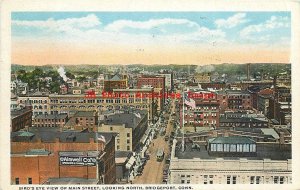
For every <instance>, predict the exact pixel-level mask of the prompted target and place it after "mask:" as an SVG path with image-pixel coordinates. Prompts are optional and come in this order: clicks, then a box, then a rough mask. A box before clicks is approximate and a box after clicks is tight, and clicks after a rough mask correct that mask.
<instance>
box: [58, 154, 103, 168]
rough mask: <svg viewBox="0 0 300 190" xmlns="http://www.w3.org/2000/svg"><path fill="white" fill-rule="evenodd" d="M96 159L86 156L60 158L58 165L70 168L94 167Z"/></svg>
mask: <svg viewBox="0 0 300 190" xmlns="http://www.w3.org/2000/svg"><path fill="white" fill-rule="evenodd" d="M96 162H97V159H96V157H87V156H60V157H59V164H60V165H72V166H74V165H75V166H96Z"/></svg>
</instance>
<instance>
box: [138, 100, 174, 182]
mask: <svg viewBox="0 0 300 190" xmlns="http://www.w3.org/2000/svg"><path fill="white" fill-rule="evenodd" d="M174 105H175V100H174V99H173V100H172V102H171V114H170V116H169V120H168V125H167V129H166V135H170V133H171V131H172V128H173V124H171V118H172V116H171V115H172V113H173V112H174V110H175V109H174V108H175V106H174ZM153 144H154V145H153ZM162 147H163V148H164V151H165V158H166V156H167V155H168V154H169V153H170V150H169V146H168V142H165V140H164V136H160V134H158V135H157V139H154V140H153V143H152V144H151V145H150V147H149V149H148V151H149V153H150V160H148V162H147V164H146V165H145V167H144V170H143V174H142V175H141V176H137V177H136V178H135V179H134V180H133V184H161V183H162V179H163V169H164V167H165V165H166V164H165V159H164V160H163V161H162V162H157V161H156V151H157V149H159V148H162Z"/></svg>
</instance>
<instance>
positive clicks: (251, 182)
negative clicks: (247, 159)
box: [250, 176, 254, 184]
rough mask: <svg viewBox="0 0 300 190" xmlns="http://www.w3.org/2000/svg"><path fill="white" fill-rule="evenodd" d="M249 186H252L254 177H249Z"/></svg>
mask: <svg viewBox="0 0 300 190" xmlns="http://www.w3.org/2000/svg"><path fill="white" fill-rule="evenodd" d="M250 184H254V176H251V177H250Z"/></svg>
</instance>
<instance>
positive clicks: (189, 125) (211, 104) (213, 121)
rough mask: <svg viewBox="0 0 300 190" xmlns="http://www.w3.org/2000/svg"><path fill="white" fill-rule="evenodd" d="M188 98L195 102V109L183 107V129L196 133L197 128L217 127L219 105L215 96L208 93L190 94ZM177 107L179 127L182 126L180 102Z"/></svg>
mask: <svg viewBox="0 0 300 190" xmlns="http://www.w3.org/2000/svg"><path fill="white" fill-rule="evenodd" d="M190 97H191V98H192V99H194V100H195V102H196V109H192V108H191V107H189V106H184V108H185V111H184V115H185V116H184V118H185V119H184V122H185V126H184V127H185V129H186V130H189V131H197V128H198V127H216V128H217V127H219V115H220V113H219V106H220V103H219V101H218V100H217V98H216V97H217V96H216V94H215V93H210V92H204V93H202V92H200V93H191V94H190ZM179 105H180V106H179V109H180V126H182V119H183V117H182V114H183V111H182V109H183V107H182V101H181V102H180V104H179Z"/></svg>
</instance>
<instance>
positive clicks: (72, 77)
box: [66, 71, 75, 79]
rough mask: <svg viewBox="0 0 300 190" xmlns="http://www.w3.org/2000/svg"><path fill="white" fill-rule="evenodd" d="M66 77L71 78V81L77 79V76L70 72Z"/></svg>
mask: <svg viewBox="0 0 300 190" xmlns="http://www.w3.org/2000/svg"><path fill="white" fill-rule="evenodd" d="M66 76H67V77H68V78H69V79H75V75H73V74H72V73H70V72H68V71H67V72H66Z"/></svg>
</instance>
